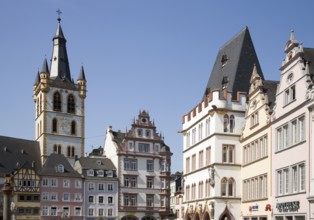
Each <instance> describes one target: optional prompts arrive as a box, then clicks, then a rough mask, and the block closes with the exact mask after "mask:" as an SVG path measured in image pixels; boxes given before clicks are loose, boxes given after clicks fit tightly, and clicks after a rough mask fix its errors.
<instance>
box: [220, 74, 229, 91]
mask: <svg viewBox="0 0 314 220" xmlns="http://www.w3.org/2000/svg"><path fill="white" fill-rule="evenodd" d="M228 82H229V79H228V77H227V76H224V77H223V78H222V82H221V85H222V89H226V88H227V87H228Z"/></svg>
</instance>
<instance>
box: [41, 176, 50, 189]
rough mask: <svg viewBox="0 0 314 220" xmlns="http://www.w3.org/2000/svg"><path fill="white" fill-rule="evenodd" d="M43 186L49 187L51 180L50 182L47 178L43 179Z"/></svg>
mask: <svg viewBox="0 0 314 220" xmlns="http://www.w3.org/2000/svg"><path fill="white" fill-rule="evenodd" d="M42 186H43V187H47V186H49V180H48V179H47V178H43V180H42Z"/></svg>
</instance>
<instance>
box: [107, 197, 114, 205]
mask: <svg viewBox="0 0 314 220" xmlns="http://www.w3.org/2000/svg"><path fill="white" fill-rule="evenodd" d="M107 202H108V204H113V197H112V196H108V198H107Z"/></svg>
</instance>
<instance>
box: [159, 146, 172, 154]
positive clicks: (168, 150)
mask: <svg viewBox="0 0 314 220" xmlns="http://www.w3.org/2000/svg"><path fill="white" fill-rule="evenodd" d="M160 152H170V147H168V146H167V145H164V146H162V147H161V148H160Z"/></svg>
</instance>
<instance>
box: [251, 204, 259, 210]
mask: <svg viewBox="0 0 314 220" xmlns="http://www.w3.org/2000/svg"><path fill="white" fill-rule="evenodd" d="M249 211H250V212H256V211H258V205H257V204H256V205H252V206H249Z"/></svg>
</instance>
